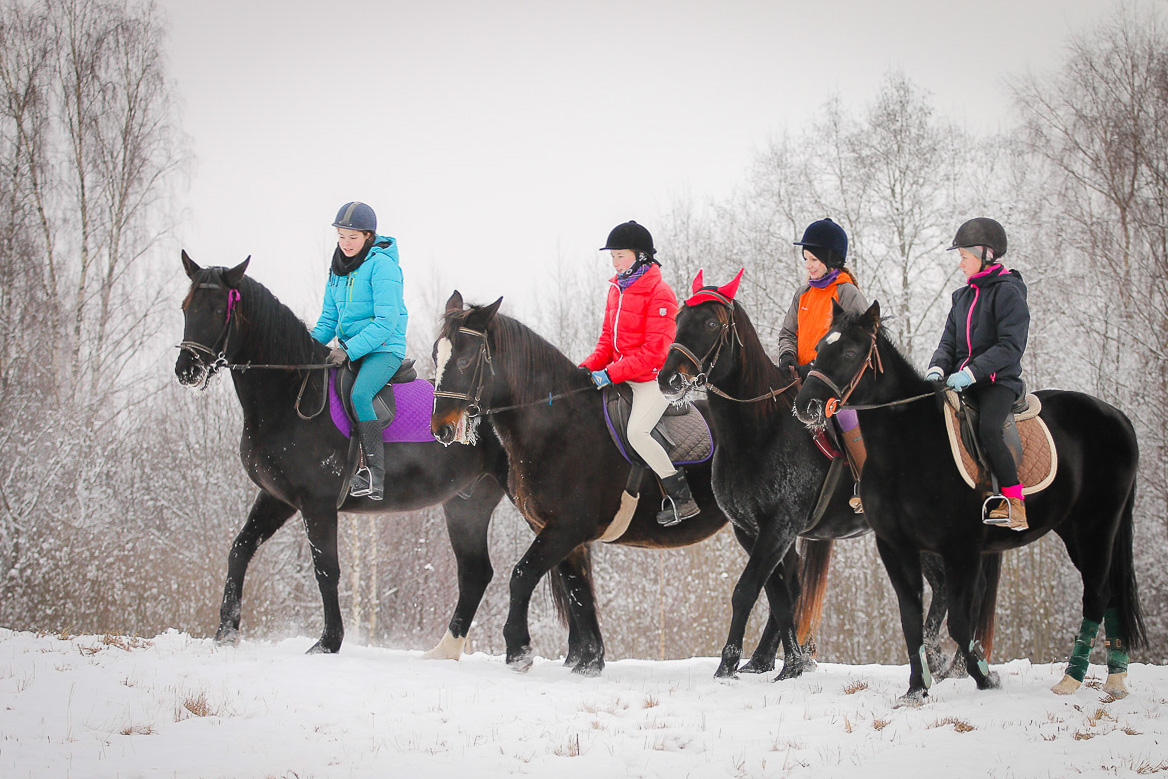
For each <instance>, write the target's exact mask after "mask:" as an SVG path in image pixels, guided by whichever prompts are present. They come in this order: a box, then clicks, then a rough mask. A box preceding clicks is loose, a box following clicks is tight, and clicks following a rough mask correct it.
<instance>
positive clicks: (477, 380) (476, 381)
mask: <svg viewBox="0 0 1168 779" xmlns="http://www.w3.org/2000/svg"><path fill="white" fill-rule="evenodd" d="M458 332H459V333H461V334H462V335H470V336H474V337H476V338H479V339H481V341H480V343H479V352H478V355H476V357H475V369H474V373H472V374H471V377H470V384H469V385H468V389H467V391H466V392H449V391H447V390H441V389H438V388H437V387H435V388H434V397H435V398H449V399H451V400H464V401H466V404H467V406H466V415H467V417H468V418H469V419H474V418H475V417H478V416H480V415H482V413H483V407H482V406H481V405H480V400H481V399H482V397H483V388H484V387H485V386H486V384H487V369H488V368H489V369H490V371H491V376H494V375H495V365H494V363H493V362H492V360H491V345H490V343H488V342H487V334H486V331H483V330H472V329H471V328H469V327H459V328H458ZM447 368H449V366H447Z"/></svg>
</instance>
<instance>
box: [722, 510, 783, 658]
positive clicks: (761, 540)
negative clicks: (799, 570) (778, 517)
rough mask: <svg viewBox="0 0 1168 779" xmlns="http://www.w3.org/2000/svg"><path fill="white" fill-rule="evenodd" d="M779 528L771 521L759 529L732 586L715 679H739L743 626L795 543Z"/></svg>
mask: <svg viewBox="0 0 1168 779" xmlns="http://www.w3.org/2000/svg"><path fill="white" fill-rule="evenodd" d="M779 525H780V523H779V522H777V521H775V520H773V519H771V520H770V522H769V524H766V525H764V526H763V527H762V528H761V530H760V532H759V534H758V537H757V538H756V539H755V541H754V544H753V546H752V547H751V549H750V558H749V559H748V560H747V562H746V567H745V568H744V569H743V571H742V575H741V576H739V577H738V583H737V584H736V585H734V594H733V595H732V596H731V599H730V605H731V616H730V631H729V634H728V635H727V637H726V645H725V646H724V647H722V662H721V663H720V664H719V665H718V670H717V671H715V672H714V678H716V679H735V678H737V676H738V673H737V672H738V661H739V660H741V659H742V640H743V637H744V636H745V635H746V622H747V620H748V619H749V618H750V612H751V609H753V608H754V604H755V603H757V602H758V595H759V593H760V592H761V591H762V588H763V586H764V585H765V584H766V582H767V580H768V579H770V577H771V574H773V573H774V571H775V569H776V568H778V566H779V563H780V562H781V561H782V559H783V556H784V555H785V554H786V552H787V548H788V547H789V546H790V544H791V541H792V540H793V539H794V535H793V532H791V531H790V529H785V528H780V527H779ZM768 597H769V595H768ZM788 613H789V612H788ZM772 614H775V616H776V618H779V619H780V621H779V623H778V624H777V625H776V627H777V628H778V630H779V631H780V634H781V631H782V630H783V627H784V626H783V624H782V622H781V617H780V615H779V614H777V613H775V612H774V611H773V609H772Z"/></svg>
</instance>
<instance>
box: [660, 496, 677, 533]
mask: <svg viewBox="0 0 1168 779" xmlns="http://www.w3.org/2000/svg"><path fill="white" fill-rule="evenodd" d="M666 506H668V507H669V509H670V510H672V511H673V518H672V519H670V520H665V521H663V520H662V519H661V513H660V512H658V514H657V524H658V525H660V526H661V527H673V526H674V525H679V524H681V522H682V519H681V512H680V511H678V510H677V504H676V503H674V502H673V498H671V497H669V496H668V495H666V496H665V497H664V498H662V499H661V511H665V507H666Z"/></svg>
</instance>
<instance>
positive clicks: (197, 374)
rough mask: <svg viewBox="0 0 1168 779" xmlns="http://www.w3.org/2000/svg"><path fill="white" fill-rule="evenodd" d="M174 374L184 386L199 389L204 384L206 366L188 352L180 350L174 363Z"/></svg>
mask: <svg viewBox="0 0 1168 779" xmlns="http://www.w3.org/2000/svg"><path fill="white" fill-rule="evenodd" d="M174 375H175V377H176V378H177V379H178V383H179V384H181V385H183V386H184V387H191V388H192V389H201V388H203V387H205V386H206V381H207V366H206V365H204V364H203V363H202V362H201V361H200V360H198V359H197V358H195V357H194V356H193V355H191V354H190V353H189V352H185V351H184V352H181V353H180V354H179V356H178V360H176V361H175V363H174Z"/></svg>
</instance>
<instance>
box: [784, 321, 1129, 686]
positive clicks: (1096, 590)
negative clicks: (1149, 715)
mask: <svg viewBox="0 0 1168 779" xmlns="http://www.w3.org/2000/svg"><path fill="white" fill-rule="evenodd" d="M934 394H935V393H934V390H933V386H932V385H931V384H930V383H929V382H927V381H925V380H924V379H923V378H921V376H920V374H919V373H917V371H916V369H914V368H913V366H912V365H911V364H910V363H909V362H908V360H906V359H905V358H904V356H903V355H901V354H900V352H899V351H898V350H897V349H896V348H895V347H893V346H892V344H891V343H890V342H889V341H888V339H887V337H886V336H885V334H884V333H883V331H882V330H881V327H880V306H879V304H878V303H873V304H872V306H871V307H870V308H869V309H868V311H867V312H865V313H863V314H852V315H847V314H844V313H843V311H842V310H840V309H839V308H838V307H837V308H836V311H835V318H834V320H833V322H832V328H831V331H830V332H829V333H828V334H827V336H825V337H824V338H823V340H822V341H820V344H819V353H818V356H817V357H816V360H815V371H813V372H812V373H811V374H810V376H809V377H808V379H807V382H806V383H805V384H804V385H803V388H802V390H801V391H800V392H799V396H798V398H796V401H795V409H796V411H797V413H798V415H799V419H800V420H802V421H803V422H805V423H806V424H808V425H809V426H813V427H818V426H822V425H823V424H824V423H825V421H826V417H827V415H828V414H829V413H830V411H829V409H832V408H834V407H835V406H836V405H837V404H839V403H840V402H851V403H855V404H856V405H855V408H856V409H857V412H858V414H859V420H860V426H861V427H862V428H863V430H864V438H865V440H866V441H867V444H868V452H869V457H868V461H867V464H866V465H865V466H864V478H863V481H862V482H861V493H862V494H861V497H862V498H863V501H864V509H865V511H866V512H867V514H868V521H869V522H870V523H871V525H872V529H873V530H874V531H875V533H876V545H877V548H878V549H879V552H880V557H881V559H882V560H883V562H884V567H885V568H886V569H887V571H888V576H889V579H891V581H892V586H893V588H894V589H895V590H896V596H897V599H898V601H899V605H900V623H901V628H902V629H903V631H904V637H905V643H906V644H907V645H908V653H909V664H910V667H911V673H910V675H909V687H908V692H907V693H906V694H905V696H904V698H902V701H903V702H904V703H909V704H916V703H919V702H920V701H921V700H922V699H923V698H924V697H925V696H926V695H928V686H929V682H930V680H929V677H928V669H927V667H925V665H924V663H923V662H922V657H921V654H922V652H921V638H922V637H921V567H920V566H921V563H920V560H921V552H923V551H929V552H934V553H936V554H938V555H940V556H941V557H942V558H943V559H944V561H945V571H946V575H947V577H948V585H949V633H950V635H951V636H952V637H953V640H954V641H956V642H957V647H958V650H959V651H960V652H962V653H963V654H964V657H965V663H966V667H967V668H968V670H969V673H970V675H972V676H973V677H974V679H975V681H976V682H977V686H978V688H979V689H986V688H990V687H997V686H998V684H999V682H998V678H997V674H995V673H993V672H991V671H990V670H989V667H988V665H987V664H986V662H985V658H984V656H983V655H982V653H981V648H980V647H979V646H978V644H977V642H976V641H975V640H974V637H973V635H972V634H971V633H972V631H971V629H970V622H971V616H972V610H973V606H972V604H973V603H974V600H975V582H976V579H977V575H978V560H979V557H980V556H981V555H983V554H985V553H987V552H1001V551H1004V550H1007V549H1013V548H1016V547H1019V546H1023V545H1025V544H1029V543H1031V542H1033V541H1036V540H1038V539H1039V538H1041V537H1042V536H1043V535H1045V534H1046V533H1047V532H1049V531H1052V530H1053V531H1054V532H1055V533H1057V534H1058V535H1059V537H1060V538H1062V540H1063V543H1064V544H1065V545H1066V548H1067V552H1068V553H1069V554H1070V557H1071V562H1073V563H1074V565H1075V567H1076V568H1078V569H1079V573H1080V574H1081V575H1082V578H1083V623H1082V626H1081V627H1080V631H1079V634H1078V638H1077V640H1076V642H1075V646H1074V647H1073V650H1072V653H1071V661H1070V665H1069V666H1068V668H1067V675H1066V676H1064V677H1063V680H1062V681H1060V682H1059V683H1058V684H1057V685H1055V687H1054V691H1055V692H1058V693H1063V694H1067V693H1070V692H1073V691H1074V690H1075V689H1077V688H1078V686H1079V684H1080V683H1081V682H1082V679H1083V675H1084V673H1085V672H1086V669H1087V662H1088V657H1089V655H1090V651H1091V645H1092V643H1093V642H1094V640H1095V635H1096V632H1097V631H1098V628H1099V625H1100V623H1104V624H1105V626H1106V635H1107V639H1108V640H1107V645H1108V650H1109V651H1108V658H1107V664H1108V672H1109V675H1108V680H1107V683H1106V684H1105V686H1104V690H1106V691H1107V692H1110V693H1111V694H1112V695H1114V696H1116V697H1120V696H1122V695H1126V694H1127V689H1126V686H1125V683H1124V677H1125V676H1126V672H1127V661H1128V655H1127V652H1128V648H1129V646H1139V645H1140V644H1141V643H1143V642H1144V641H1145V632H1144V622H1143V616H1142V614H1141V612H1140V606H1139V598H1138V595H1137V589H1136V579H1135V571H1134V568H1133V562H1132V533H1133V528H1132V524H1133V522H1132V506H1133V504H1134V502H1135V493H1136V471H1137V468H1138V465H1139V449H1138V446H1137V444H1136V436H1135V431H1134V430H1133V429H1132V425H1131V422H1130V421H1129V420H1128V418H1127V417H1126V416H1124V414H1123V413H1122V412H1120V411H1119V410H1117V409H1115V408H1113V407H1112V406H1109V405H1107V404H1106V403H1104V402H1102V401H1100V400H1098V399H1096V398H1093V397H1091V396H1089V395H1084V394H1082V393H1078V392H1061V391H1054V390H1047V391H1043V392H1039V393H1037V395H1038V397H1039V398H1040V399H1041V401H1042V411H1041V414H1040V416H1041V418H1042V419H1043V420H1044V421H1045V422H1046V424H1047V426H1048V428H1049V429H1050V433H1051V436H1052V437H1053V439H1054V443H1055V449H1056V450H1057V452H1058V473H1057V475H1056V476H1055V479H1054V481H1053V482H1052V483H1051V484H1050V485H1049V486H1048V487H1046V488H1045V489H1044V490H1042V491H1041V492H1037V493H1035V494H1033V495H1031V496H1029V497H1028V498H1027V499H1026V514H1027V518H1028V520H1029V522H1030V529H1029V530H1026V531H1024V532H1022V533H1015V532H1011V531H1008V530H1005V529H1002V528H994V527H989V526H987V525H984V524H982V523H981V521H980V516H981V504H982V499H983V497H984V495H983V494H982V493H981V492H979V491H977V490H974V489H971V488H970V487H969V486H967V485H966V484H965V482H964V481H963V480H962V478H961V476H960V475H959V473H958V470H957V467H956V466H955V465H954V463H953V458H952V456H951V454H950V451H949V444H948V440H947V436H946V433H945V427H944V425H945V422H944V420H943V418H942V409H941V402H942V401H941V399H940V398H939V397H936V398H934V397H933V396H934ZM1129 642H1130V643H1129Z"/></svg>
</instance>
